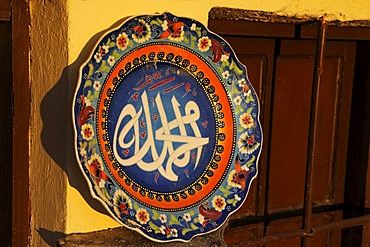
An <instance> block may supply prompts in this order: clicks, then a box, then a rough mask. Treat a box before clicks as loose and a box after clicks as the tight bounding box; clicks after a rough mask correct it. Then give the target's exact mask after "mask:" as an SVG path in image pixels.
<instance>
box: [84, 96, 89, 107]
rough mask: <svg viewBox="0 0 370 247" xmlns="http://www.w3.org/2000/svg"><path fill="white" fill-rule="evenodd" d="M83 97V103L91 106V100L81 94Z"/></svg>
mask: <svg viewBox="0 0 370 247" xmlns="http://www.w3.org/2000/svg"><path fill="white" fill-rule="evenodd" d="M83 97H84V99H83V100H84V103H85V106H91V101H90V100H89V98H87V97H85V96H83Z"/></svg>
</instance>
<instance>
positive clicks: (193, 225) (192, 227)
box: [190, 223, 198, 230]
mask: <svg viewBox="0 0 370 247" xmlns="http://www.w3.org/2000/svg"><path fill="white" fill-rule="evenodd" d="M190 227H191V229H193V230H197V229H198V227H197V226H196V225H195V224H194V223H191V224H190Z"/></svg>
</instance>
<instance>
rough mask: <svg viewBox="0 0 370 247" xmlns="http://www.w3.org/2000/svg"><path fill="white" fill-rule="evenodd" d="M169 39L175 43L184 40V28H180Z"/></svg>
mask: <svg viewBox="0 0 370 247" xmlns="http://www.w3.org/2000/svg"><path fill="white" fill-rule="evenodd" d="M168 38H169V39H170V40H172V41H175V42H180V41H182V40H183V39H184V27H183V26H182V27H180V28H179V29H178V30H176V32H172V33H171V34H170V36H168Z"/></svg>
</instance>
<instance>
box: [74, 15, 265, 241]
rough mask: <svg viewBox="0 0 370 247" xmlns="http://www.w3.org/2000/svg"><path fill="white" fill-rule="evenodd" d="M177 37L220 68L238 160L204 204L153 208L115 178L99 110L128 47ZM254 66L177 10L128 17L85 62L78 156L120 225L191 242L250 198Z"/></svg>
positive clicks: (77, 111) (78, 96) (257, 145)
mask: <svg viewBox="0 0 370 247" xmlns="http://www.w3.org/2000/svg"><path fill="white" fill-rule="evenodd" d="M162 40H163V41H166V42H173V43H178V44H181V45H183V46H186V47H189V48H190V49H192V50H195V51H197V52H198V53H199V54H200V55H201V56H202V57H203V58H204V59H206V60H207V61H209V63H210V64H211V65H212V66H213V67H214V68H215V70H216V71H217V72H218V73H219V77H220V78H222V80H223V83H224V85H225V86H226V88H227V90H228V91H229V93H230V96H231V98H232V99H233V102H232V104H233V107H234V113H235V117H236V132H237V135H236V137H237V140H236V142H237V143H236V150H235V155H234V157H235V158H234V159H235V160H234V161H233V162H232V165H231V168H230V170H229V171H228V174H226V179H225V180H224V181H223V182H222V184H221V185H220V187H219V188H218V189H217V190H216V191H215V192H214V193H213V194H212V195H211V196H210V197H209V198H208V199H207V200H206V201H205V202H203V203H202V204H201V205H198V206H196V207H194V208H190V209H187V210H183V211H179V212H162V211H160V210H154V209H150V208H148V207H145V206H144V205H141V204H140V203H139V202H137V201H135V200H134V199H133V198H130V197H129V196H128V195H127V193H125V191H123V190H122V189H121V187H120V186H119V185H117V184H116V182H115V181H114V180H113V179H112V178H111V175H110V174H109V171H107V168H106V167H105V164H104V160H103V159H102V156H101V154H100V151H99V146H98V141H97V138H96V124H97V123H96V117H95V114H96V112H95V109H96V107H97V101H98V98H99V94H100V91H101V89H102V85H103V83H104V80H105V78H106V76H107V74H108V72H109V71H110V70H111V68H112V67H113V66H114V64H115V63H116V62H117V61H119V59H120V58H121V57H122V56H124V55H125V54H126V53H127V52H129V51H130V50H132V49H134V48H135V47H138V46H140V45H142V44H143V43H150V42H160V41H162ZM246 75H247V71H246V68H245V67H244V66H243V65H242V64H241V63H240V62H239V61H238V59H237V58H236V56H235V54H234V52H233V50H232V49H231V47H230V46H229V45H228V44H227V43H226V42H225V41H224V40H223V39H222V38H220V37H219V36H217V35H216V34H213V33H212V32H210V31H209V30H208V29H207V28H206V27H204V26H203V25H202V24H200V23H199V22H197V21H195V20H192V19H188V18H181V17H176V16H174V15H172V14H170V13H164V14H162V15H153V16H138V17H134V18H131V19H128V20H126V21H125V23H123V24H122V25H121V26H120V27H119V28H118V29H116V30H113V31H109V32H108V33H106V34H105V35H104V36H103V38H102V39H101V40H100V41H99V43H98V44H97V45H96V48H95V50H94V52H93V54H92V56H91V58H89V60H88V61H87V62H86V63H85V64H84V65H82V67H81V73H80V78H79V80H80V83H79V85H78V87H77V89H76V93H75V98H74V102H73V120H74V127H75V133H76V156H77V159H78V161H79V164H80V166H81V169H82V171H83V173H84V174H85V177H86V178H87V180H88V182H89V184H90V185H91V187H92V188H91V189H92V191H93V195H94V196H95V197H97V198H99V199H100V200H101V201H102V203H103V205H104V206H105V207H106V208H107V209H108V211H109V212H110V213H111V215H112V216H113V217H114V218H115V219H116V220H118V221H119V222H120V223H122V224H123V225H125V226H126V227H129V228H131V229H134V230H137V231H138V232H140V233H141V234H143V235H144V236H146V237H148V238H150V239H152V240H154V241H159V242H167V241H174V240H180V241H189V240H191V238H193V237H194V236H196V235H200V234H205V233H207V232H210V231H213V230H215V229H217V228H219V227H220V226H221V225H222V224H223V223H224V222H225V221H226V220H227V218H228V217H229V216H230V215H231V213H233V212H235V211H236V210H237V209H238V208H239V207H240V206H241V205H242V204H243V202H244V201H245V199H246V197H247V194H248V190H249V186H250V184H251V181H252V180H253V179H254V178H255V177H256V175H257V162H258V158H259V154H260V152H261V145H262V130H261V126H260V123H259V119H258V115H259V103H258V100H257V95H256V92H255V91H254V89H253V88H252V86H251V84H250V82H249V81H248V79H247V76H246Z"/></svg>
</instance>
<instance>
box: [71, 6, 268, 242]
mask: <svg viewBox="0 0 370 247" xmlns="http://www.w3.org/2000/svg"><path fill="white" fill-rule="evenodd" d="M166 14H169V15H170V16H172V17H177V18H179V19H187V20H191V21H193V22H194V23H196V24H197V25H199V24H200V25H201V27H202V28H204V29H205V30H207V33H210V34H212V35H213V36H215V37H217V38H218V39H220V40H222V41H223V42H225V44H226V46H227V47H229V48H230V50H231V52H232V53H233V55H234V56H233V58H234V60H235V61H236V62H237V64H238V65H240V66H242V67H243V68H244V70H245V73H244V72H243V78H245V79H246V80H247V81H248V82H249V85H250V87H251V89H252V91H253V92H255V95H256V97H255V98H254V99H255V100H256V101H257V102H256V109H257V116H256V121H257V125H258V126H259V131H260V142H259V144H260V147H259V151H258V152H257V153H256V159H255V168H256V172H255V175H254V176H253V177H252V178H251V179H250V182H249V184H248V187H247V188H246V189H247V192H246V195H245V196H244V198H242V201H241V203H240V204H239V206H237V207H235V208H234V210H232V211H229V212H228V213H227V215H226V218H225V219H224V220H223V222H222V223H221V224H219V225H217V226H215V227H214V228H213V229H210V230H208V231H205V232H200V233H197V234H193V235H192V236H191V237H190V238H189V239H184V238H178V237H177V238H171V239H167V240H162V239H157V238H153V237H151V236H150V235H148V234H145V233H144V232H143V231H142V230H140V229H139V228H138V227H132V226H130V225H127V224H124V223H123V222H121V220H119V219H118V218H117V217H116V215H115V214H114V213H113V212H112V211H111V209H110V208H109V206H108V205H107V203H106V202H105V201H104V200H103V199H102V198H101V197H100V196H98V195H97V194H96V193H95V191H94V188H93V187H94V185H93V184H92V181H91V180H90V178H89V177H88V176H87V174H86V173H85V171H84V168H83V165H82V163H81V160H80V158H79V150H78V145H77V143H78V135H79V134H78V129H77V126H76V124H75V123H76V116H75V107H76V99H77V98H78V91H79V89H80V87H81V86H82V85H83V84H82V79H81V78H82V77H83V69H84V68H85V66H87V65H88V63H89V61H90V60H91V59H92V58H93V55H94V52H95V50H96V48H97V47H98V46H99V44H100V43H101V42H102V41H103V39H104V38H106V37H107V35H108V34H109V33H112V32H115V31H118V30H119V29H120V28H121V27H123V26H124V25H125V24H126V23H128V22H129V21H131V20H133V19H135V18H140V17H151V18H154V17H161V16H164V15H166ZM101 33H102V34H99V37H98V39H97V41H96V42H95V43H94V44H93V45H91V51H90V52H89V53H88V55H87V56H86V59H85V60H84V62H83V63H82V64H81V65H80V66H79V69H78V75H77V83H76V85H75V90H74V93H73V98H72V126H73V133H74V138H73V146H74V155H75V158H76V161H77V163H78V166H79V169H80V170H81V172H82V174H83V176H84V178H85V180H86V182H87V183H88V187H89V191H90V194H91V196H92V197H93V198H94V199H97V200H98V201H99V202H100V203H101V204H102V205H103V207H104V208H105V209H106V210H107V212H108V213H109V215H110V216H111V217H112V218H113V219H114V220H115V221H116V222H117V223H118V224H120V225H122V226H124V227H125V228H128V229H131V230H134V231H136V232H138V233H139V234H141V235H142V236H143V237H144V238H147V239H150V240H151V241H154V242H158V243H169V242H176V241H179V242H185V243H186V242H190V241H191V240H192V239H193V238H194V237H197V236H202V235H207V234H210V233H213V232H215V231H217V230H220V229H222V228H223V226H224V225H225V224H226V223H227V222H229V219H230V217H231V216H232V215H233V214H234V213H236V212H237V211H238V210H239V209H240V208H241V207H242V206H243V205H244V203H245V201H246V200H247V197H248V195H249V192H250V187H251V185H252V183H253V181H254V180H255V179H256V178H257V177H258V174H259V169H258V168H259V164H258V162H259V161H260V156H261V153H262V148H263V141H264V136H263V129H262V124H261V119H260V116H261V115H260V114H261V103H260V99H259V97H258V96H257V92H256V90H255V89H254V87H253V85H252V83H251V82H250V80H249V77H248V69H247V66H246V65H244V64H243V63H241V62H240V60H239V58H238V57H237V55H236V53H235V51H234V49H233V48H232V46H231V45H230V43H229V42H228V41H227V40H225V39H224V38H223V37H221V36H220V35H218V34H217V33H214V32H213V31H211V30H210V29H208V27H207V26H206V25H204V24H203V23H202V22H199V21H197V20H195V19H194V18H191V17H185V16H178V15H175V14H173V12H169V11H164V12H162V13H158V12H156V13H154V14H136V15H131V16H126V17H123V18H121V19H119V20H118V21H116V22H115V23H114V24H113V25H111V26H109V27H107V28H106V29H105V31H104V32H103V31H102V32H101ZM168 42H170V43H171V42H172V41H168ZM172 43H174V42H172ZM131 49H132V48H131ZM196 52H197V51H196ZM197 53H199V52H197ZM222 83H223V82H222ZM225 88H226V86H225ZM227 93H230V92H229V91H228V90H227ZM230 97H231V96H230ZM94 109H95V108H94ZM95 110H96V109H95ZM236 121H237V120H236ZM237 132H238V131H236V134H235V135H236V136H237ZM235 141H237V140H235ZM99 153H100V151H99ZM233 156H235V154H234V155H233ZM229 172H230V170H229V171H228V172H227V173H226V174H227V175H228V173H229ZM225 179H226V178H225ZM217 190H218V189H217ZM213 193H214V192H213ZM129 197H130V199H132V200H134V201H135V199H134V198H132V197H131V196H129ZM209 197H210V196H209Z"/></svg>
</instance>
